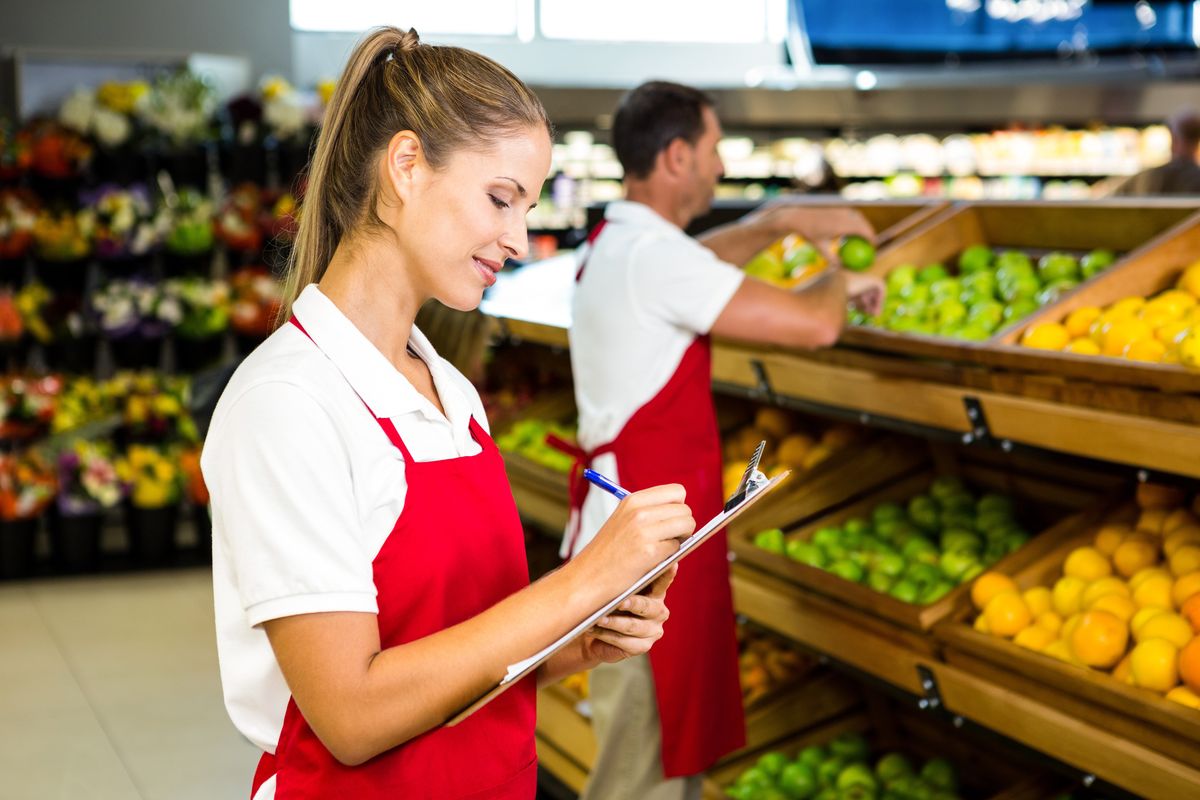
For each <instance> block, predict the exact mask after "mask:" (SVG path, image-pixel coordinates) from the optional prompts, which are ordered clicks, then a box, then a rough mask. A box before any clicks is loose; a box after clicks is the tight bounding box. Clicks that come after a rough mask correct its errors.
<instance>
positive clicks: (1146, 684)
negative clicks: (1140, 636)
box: [1129, 639, 1179, 693]
mask: <svg viewBox="0 0 1200 800" xmlns="http://www.w3.org/2000/svg"><path fill="white" fill-rule="evenodd" d="M1129 660H1130V672H1131V674H1132V676H1133V685H1134V686H1141V687H1142V688H1143V689H1152V690H1154V691H1156V692H1164V693H1165V692H1169V691H1170V690H1172V689H1174V688H1175V687H1176V686H1177V685H1178V684H1179V648H1178V647H1176V646H1175V645H1173V644H1171V643H1170V642H1168V641H1167V640H1166V639H1147V640H1146V641H1144V642H1139V643H1138V645H1137V646H1136V647H1134V648H1133V652H1131V653H1130V654H1129Z"/></svg>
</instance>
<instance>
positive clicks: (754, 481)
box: [445, 442, 792, 727]
mask: <svg viewBox="0 0 1200 800" xmlns="http://www.w3.org/2000/svg"><path fill="white" fill-rule="evenodd" d="M765 445H766V442H763V443H762V444H760V445H759V446H758V449H757V450H755V452H754V456H753V457H752V458H751V459H750V463H749V465H748V466H747V467H746V472H745V474H744V475H743V476H742V480H741V482H740V484H739V485H738V488H737V490H736V491H734V493H733V496H732V497H730V499H729V500H728V502H726V504H725V507H724V508H723V509H722V511H721V513H720V514H717V516H715V517H713V518H712V519H710V520H709V521H708V522H707V523H705V524H704V526H703V527H702V528H700V529H698V530H696V531H695V532H694V533H693V534H692V535H691V536H689V537H688V538H686V539H684V540H683V542H682V543H681V544H680V545H679V549H678V550H676V551H675V552H674V553H672V554H671V555H670V556H668V557H667V558H665V559H663V560H662V561H660V562H659V563H658V564H657V565H655V566H654V567H652V568H651V569H650V571H649V572H647V573H646V574H645V575H643V576H642V577H640V578H638V579H637V580H636V581H634V582H633V584H632V585H631V586H630V587H629V588H628V589H626V590H625V591H623V592H621V593H620V594H619V595H617V596H616V597H615V598H613V599H612V600H610V601H609V602H607V603H605V604H604V605H603V606H601V607H600V608H599V609H597V610H596V611H595V612H593V613H592V614H591V615H590V616H588V617H587V618H586V619H584V620H583V621H582V622H580V623H579V624H578V625H576V626H575V627H574V628H572V629H571V630H569V631H567V632H566V633H565V634H563V635H562V636H561V637H559V638H558V639H557V640H556V641H555V642H554V643H553V644H550V645H549V646H547V647H546V648H544V649H543V650H541V651H539V652H537V653H535V654H533V655H532V656H530V657H529V658H526V659H525V660H523V661H518V662H517V663H515V664H510V665H509V667H508V670H507V671H506V672H505V675H504V677H503V678H502V679H501V680H500V683H498V684H497V685H496V686H495V687H493V688H492V689H491V690H489V691H488V692H487V693H486V694H484V695H483V696H482V697H480V698H479V699H478V700H476V701H475V702H473V703H471V704H470V705H469V706H467V707H466V708H464V709H463V710H462V711H460V712H458V713H457V714H455V715H454V716H453V717H451V718H450V719H449V720H448V721H446V723H445V725H446V726H447V727H453V726H455V725H457V724H458V723H460V722H462V721H463V720H464V719H466V718H467V717H469V716H471V715H472V714H474V713H475V712H476V711H478V710H479V709H481V708H483V707H484V706H485V705H487V704H488V703H490V702H491V701H492V700H494V699H495V698H497V697H499V696H500V695H501V694H503V693H504V692H505V691H507V690H508V689H510V688H512V687H513V686H515V685H516V684H518V683H519V682H520V681H521V680H522V679H523V678H525V677H526V676H527V675H529V674H530V673H532V672H533V671H534V670H536V669H537V668H538V667H540V666H541V665H542V664H544V663H546V661H548V660H549V659H550V657H551V656H553V655H554V654H555V653H557V652H558V651H559V650H561V649H563V648H564V647H566V646H567V645H568V644H570V643H571V642H573V641H575V640H576V639H577V638H579V636H581V635H582V634H583V633H585V632H586V631H587V630H588V629H589V628H591V627H592V626H594V625H595V624H596V623H597V622H598V621H599V620H600V618H601V617H603V616H605V615H606V614H609V613H610V612H612V611H613V610H614V609H616V607H617V606H619V605H620V604H621V601H623V600H625V598H627V597H629V596H631V595H635V594H637V593H638V592H640V591H642V590H643V589H645V588H646V587H647V586H649V585H650V584H651V583H653V582H654V580H655V579H656V578H657V577H658V576H659V575H661V574H662V573H663V572H665V571H666V569H667V568H668V567H670V566H671V565H672V564H674V563H675V562H677V561H679V560H680V559H682V558H683V557H684V556H686V555H687V554H688V553H690V552H692V551H693V550H695V549H696V548H697V547H699V546H700V545H701V544H703V543H704V542H706V541H708V539H709V538H710V537H711V536H712V535H713V534H714V533H716V532H717V531H720V530H722V529H723V528H724V527H725V526H726V525H728V524H729V523H730V522H732V521H733V520H734V519H735V518H737V516H738V515H740V514H741V513H742V512H743V511H745V510H746V509H747V508H749V507H750V506H752V505H754V504H755V503H756V502H758V500H759V499H760V498H761V497H763V496H764V495H766V494H767V492H770V491H771V490H772V489H774V488H775V487H776V486H778V485H779V484H780V483H782V482H783V481H784V480H786V479H787V477H788V476H789V475H791V474H792V473H791V471H790V470H789V471H787V472H783V473H780V474H779V475H776V476H775V477H774V478H771V479H770V480H768V479H767V477H766V476H765V475H763V474H762V473H761V472H759V471H758V461H759V459H760V458H761V457H762V451H763V448H764V446H765ZM668 592H669V590H668Z"/></svg>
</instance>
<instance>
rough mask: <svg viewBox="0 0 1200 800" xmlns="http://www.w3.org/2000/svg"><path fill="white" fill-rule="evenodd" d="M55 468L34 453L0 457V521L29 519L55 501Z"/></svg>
mask: <svg viewBox="0 0 1200 800" xmlns="http://www.w3.org/2000/svg"><path fill="white" fill-rule="evenodd" d="M55 488H56V482H55V477H54V469H53V467H52V466H51V465H50V464H49V463H48V462H47V460H46V458H45V457H44V456H43V455H41V454H40V453H38V452H37V451H35V450H26V451H24V452H21V453H6V454H4V455H0V519H3V520H5V521H6V522H11V521H14V520H21V519H32V518H34V517H37V516H38V515H40V514H41V513H42V512H43V511H45V510H46V507H47V506H48V505H50V502H51V501H52V500H53V499H54V492H55Z"/></svg>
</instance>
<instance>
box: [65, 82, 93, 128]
mask: <svg viewBox="0 0 1200 800" xmlns="http://www.w3.org/2000/svg"><path fill="white" fill-rule="evenodd" d="M95 111H96V95H95V93H93V92H92V91H91V90H90V89H76V90H75V91H74V92H72V93H71V95H70V96H69V97H67V99H66V100H64V101H63V104H62V107H61V108H59V110H58V121H59V122H61V123H62V124H63V125H66V126H67V127H68V128H71V129H72V130H74V131H77V132H79V133H83V134H86V133H87V132H88V131H90V130H91V127H92V118H93V116H94V115H95Z"/></svg>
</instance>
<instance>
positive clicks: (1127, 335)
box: [1100, 312, 1154, 357]
mask: <svg viewBox="0 0 1200 800" xmlns="http://www.w3.org/2000/svg"><path fill="white" fill-rule="evenodd" d="M1110 313H1111V312H1110ZM1153 338H1154V329H1153V328H1151V327H1150V326H1149V325H1148V324H1147V323H1146V322H1145V321H1143V320H1140V319H1138V318H1136V317H1127V318H1125V319H1117V321H1116V322H1114V323H1113V324H1112V327H1110V328H1109V329H1108V333H1106V334H1104V341H1103V342H1101V343H1100V350H1101V352H1103V353H1104V355H1106V356H1114V357H1118V356H1123V355H1125V351H1126V350H1128V349H1129V346H1130V345H1131V344H1133V343H1134V342H1136V341H1139V340H1142V339H1153Z"/></svg>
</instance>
